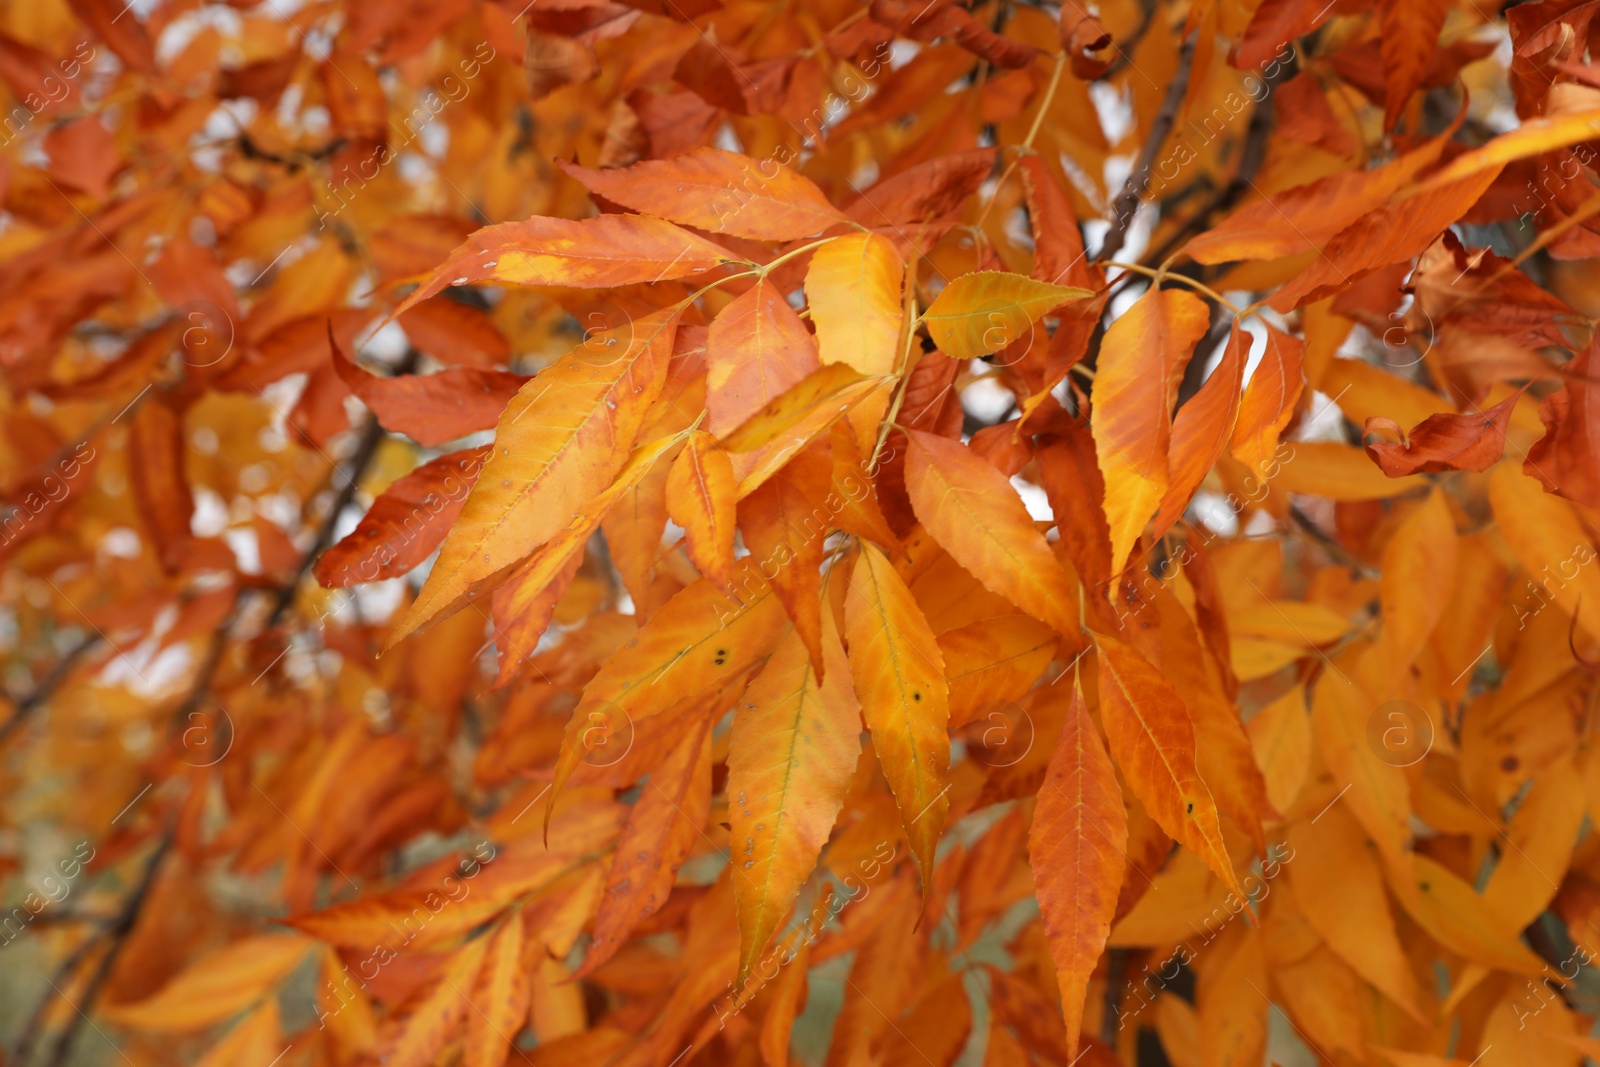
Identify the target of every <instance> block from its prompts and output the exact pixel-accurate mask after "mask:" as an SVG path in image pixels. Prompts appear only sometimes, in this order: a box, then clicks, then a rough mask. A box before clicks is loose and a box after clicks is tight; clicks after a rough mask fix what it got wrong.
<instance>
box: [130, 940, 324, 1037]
mask: <svg viewBox="0 0 1600 1067" xmlns="http://www.w3.org/2000/svg"><path fill="white" fill-rule="evenodd" d="M311 945H312V942H310V941H307V940H306V939H305V938H303V937H286V936H284V935H281V934H264V935H261V936H259V937H249V938H245V939H244V940H243V941H235V942H234V943H233V944H231V945H229V946H228V947H226V948H223V949H219V950H218V951H216V952H213V953H211V954H210V955H207V956H202V957H201V958H200V959H198V960H196V961H195V962H193V963H191V964H189V966H187V967H185V968H184V969H183V970H181V971H179V972H178V974H177V975H176V976H175V977H174V978H173V979H172V980H171V981H169V982H167V984H166V985H164V986H162V987H161V989H160V990H158V991H157V992H156V993H154V994H152V995H151V996H149V997H147V998H145V999H144V1000H140V1001H135V1002H134V1003H132V1004H123V1005H119V1006H117V1007H114V1008H107V1009H105V1010H104V1011H103V1012H102V1014H103V1015H104V1016H105V1017H106V1018H108V1019H110V1020H111V1021H112V1022H115V1023H117V1024H119V1025H122V1026H131V1027H134V1028H136V1029H140V1030H154V1031H158V1032H162V1033H181V1032H183V1031H187V1030H199V1029H201V1028H202V1027H206V1026H211V1025H212V1024H214V1023H219V1022H221V1021H222V1020H224V1019H228V1018H231V1017H233V1016H234V1015H236V1014H238V1013H239V1012H240V1011H241V1010H243V1009H244V1008H246V1007H249V1006H250V1005H252V1004H254V1003H255V1002H256V1001H258V1000H260V999H261V998H262V997H264V996H267V995H268V994H269V993H272V992H273V991H274V989H275V987H276V986H277V985H278V983H279V982H282V981H283V980H284V979H285V978H287V977H288V976H289V972H290V971H292V970H294V969H295V968H296V967H298V966H299V965H300V961H301V960H302V959H304V958H305V954H306V950H307V949H309V948H310V947H311Z"/></svg>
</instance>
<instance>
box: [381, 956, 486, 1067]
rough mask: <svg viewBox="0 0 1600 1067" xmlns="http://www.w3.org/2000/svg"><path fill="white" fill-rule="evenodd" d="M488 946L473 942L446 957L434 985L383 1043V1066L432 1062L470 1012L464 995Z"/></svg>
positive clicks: (412, 1066)
mask: <svg viewBox="0 0 1600 1067" xmlns="http://www.w3.org/2000/svg"><path fill="white" fill-rule="evenodd" d="M488 944H489V942H488V939H487V938H482V937H480V938H476V939H474V940H472V941H469V942H467V944H466V945H465V946H464V947H462V948H460V949H457V950H456V951H455V952H453V953H451V954H450V956H449V959H448V961H447V962H446V964H445V967H444V970H443V972H442V973H441V974H440V975H439V978H438V981H437V982H436V983H435V984H434V985H433V987H432V988H431V989H430V990H429V991H428V993H427V994H426V995H425V996H423V997H422V999H421V1000H419V1001H418V1002H417V1004H416V1005H415V1006H414V1007H413V1008H412V1010H411V1013H410V1014H409V1015H408V1016H407V1017H406V1018H404V1019H403V1020H401V1022H400V1024H399V1025H398V1026H396V1027H395V1028H394V1030H392V1031H391V1032H390V1034H389V1035H388V1037H387V1039H386V1040H385V1041H384V1043H383V1045H382V1047H381V1050H380V1052H379V1055H380V1056H381V1057H382V1058H383V1062H385V1063H392V1064H400V1065H403V1067H423V1065H424V1064H429V1063H432V1062H433V1061H434V1057H436V1056H437V1055H438V1054H439V1050H440V1049H441V1048H443V1047H444V1044H445V1042H446V1041H448V1040H449V1039H450V1033H451V1031H452V1030H454V1029H455V1027H456V1025H457V1023H458V1022H460V1020H461V1019H463V1018H464V1017H465V1016H466V1014H467V1013H468V1012H469V1011H471V1010H472V1009H471V1006H470V1002H469V1001H468V1000H467V997H466V995H465V992H464V991H465V990H470V989H471V988H472V987H473V983H474V981H475V980H476V978H477V976H478V968H479V966H480V965H481V964H482V962H483V957H484V952H485V950H486V949H487V947H488Z"/></svg>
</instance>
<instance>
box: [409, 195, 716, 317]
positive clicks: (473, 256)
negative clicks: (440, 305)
mask: <svg viewBox="0 0 1600 1067" xmlns="http://www.w3.org/2000/svg"><path fill="white" fill-rule="evenodd" d="M738 262H739V259H738V257H737V256H735V255H734V254H733V253H732V252H729V251H728V250H727V249H725V248H722V247H720V246H719V245H715V244H712V243H711V242H710V241H707V240H706V239H705V238H703V237H696V236H695V235H694V234H692V233H690V232H689V231H688V230H684V229H680V228H679V227H677V226H674V225H673V224H672V223H670V222H664V221H662V220H661V219H652V218H646V217H644V216H642V215H597V216H595V217H594V218H590V219H582V220H580V221H577V222H574V221H571V220H569V219H549V218H532V219H528V220H527V221H526V222H501V223H497V224H495V225H493V226H487V227H485V228H483V229H481V230H479V231H478V232H477V233H475V234H473V235H472V236H471V237H469V238H468V239H467V241H466V242H465V243H464V244H462V245H461V247H459V248H457V249H456V250H455V251H454V252H452V253H450V258H449V259H447V260H445V262H444V265H443V266H441V267H439V268H438V269H437V270H435V271H434V272H433V273H432V274H431V275H429V277H428V280H427V281H425V282H423V283H422V284H421V285H419V286H418V287H417V288H416V290H415V291H414V292H413V293H412V294H411V295H410V296H408V297H406V298H405V299H404V300H402V301H401V302H400V306H399V307H397V308H396V309H395V312H394V313H395V314H396V315H400V314H403V313H404V312H406V311H408V310H410V309H411V308H413V307H415V306H416V305H417V304H420V303H421V302H422V301H424V300H426V299H428V297H430V296H433V295H435V294H436V293H439V292H440V291H442V290H443V289H444V288H445V287H446V286H448V285H465V284H467V283H468V282H501V283H504V284H508V285H556V286H568V287H571V288H575V289H596V288H609V287H611V286H614V285H632V284H635V283H637V282H660V281H667V280H669V279H672V278H685V277H688V276H689V275H691V274H702V273H704V272H706V271H708V270H711V269H712V268H714V267H720V266H722V265H723V264H726V263H738Z"/></svg>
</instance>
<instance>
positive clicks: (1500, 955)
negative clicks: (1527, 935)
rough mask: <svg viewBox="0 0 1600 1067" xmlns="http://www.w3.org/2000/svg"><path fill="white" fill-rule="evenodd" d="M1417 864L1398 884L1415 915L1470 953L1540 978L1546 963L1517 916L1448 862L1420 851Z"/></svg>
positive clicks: (1442, 939) (1449, 944)
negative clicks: (1498, 907) (1523, 934)
mask: <svg viewBox="0 0 1600 1067" xmlns="http://www.w3.org/2000/svg"><path fill="white" fill-rule="evenodd" d="M1409 858H1410V862H1411V869H1410V870H1409V871H1398V870H1397V871H1396V872H1395V879H1394V883H1393V884H1394V886H1395V890H1396V895H1397V896H1398V897H1399V898H1400V902H1401V903H1402V904H1404V905H1405V907H1406V910H1407V911H1408V912H1410V913H1411V917H1412V918H1413V919H1415V920H1417V924H1418V925H1419V926H1421V927H1422V928H1423V929H1424V930H1426V931H1427V932H1428V934H1429V936H1431V937H1432V938H1434V940H1436V941H1438V942H1439V943H1440V944H1442V945H1444V946H1445V947H1446V948H1449V949H1451V950H1453V951H1455V952H1459V953H1460V954H1461V955H1463V956H1465V957H1466V958H1467V959H1469V960H1472V961H1474V962H1477V963H1482V964H1484V965H1485V966H1488V967H1493V968H1496V969H1499V970H1506V971H1513V972H1515V973H1517V974H1525V975H1528V976H1529V977H1531V978H1537V977H1538V976H1539V975H1540V974H1542V973H1543V972H1544V969H1545V963H1544V961H1543V960H1541V959H1540V958H1539V957H1538V956H1536V955H1534V953H1533V951H1532V950H1530V949H1529V948H1528V947H1527V946H1526V945H1524V944H1523V943H1522V942H1521V941H1520V940H1518V937H1517V934H1518V931H1517V930H1516V929H1515V928H1514V926H1513V924H1512V921H1511V920H1510V919H1508V918H1506V917H1504V916H1502V915H1500V914H1498V913H1497V912H1495V911H1494V910H1493V908H1492V907H1491V906H1490V905H1489V903H1488V901H1486V900H1484V898H1483V897H1482V896H1480V895H1479V894H1477V893H1475V892H1473V890H1472V887H1471V886H1470V885H1468V884H1467V883H1466V882H1464V881H1462V880H1461V879H1460V878H1458V877H1457V876H1456V875H1455V874H1454V873H1452V872H1451V871H1450V869H1449V868H1448V867H1445V866H1444V865H1443V864H1441V863H1439V862H1438V861H1437V860H1434V859H1431V858H1429V857H1428V856H1425V855H1423V854H1422V853H1420V852H1414V853H1411V855H1410V857H1409Z"/></svg>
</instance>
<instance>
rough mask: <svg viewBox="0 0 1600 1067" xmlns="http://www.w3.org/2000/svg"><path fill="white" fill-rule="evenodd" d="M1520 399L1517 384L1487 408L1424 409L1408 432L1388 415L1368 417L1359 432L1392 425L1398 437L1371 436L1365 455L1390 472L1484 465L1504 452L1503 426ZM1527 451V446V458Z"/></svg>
mask: <svg viewBox="0 0 1600 1067" xmlns="http://www.w3.org/2000/svg"><path fill="white" fill-rule="evenodd" d="M1520 399H1522V392H1521V390H1518V391H1517V392H1515V393H1513V394H1512V395H1511V396H1508V397H1506V398H1505V399H1504V400H1502V401H1501V402H1500V403H1498V404H1496V405H1495V406H1494V407H1492V408H1490V409H1489V410H1487V411H1475V412H1473V413H1471V414H1468V415H1452V414H1449V413H1448V412H1440V413H1438V414H1435V415H1429V416H1428V417H1427V418H1426V419H1423V420H1422V421H1421V422H1420V423H1418V424H1417V425H1415V426H1413V427H1412V428H1411V431H1410V432H1409V433H1405V432H1403V431H1400V428H1399V426H1398V424H1396V423H1395V422H1394V420H1392V419H1385V418H1382V417H1381V416H1380V417H1374V418H1370V419H1368V420H1367V425H1366V429H1365V433H1364V434H1363V436H1371V435H1372V434H1374V433H1381V432H1384V431H1397V432H1400V437H1401V439H1400V441H1399V442H1394V441H1373V442H1371V443H1369V444H1368V445H1367V446H1366V447H1367V455H1369V456H1371V457H1372V461H1373V462H1374V463H1376V464H1377V465H1378V466H1379V467H1380V468H1382V469H1383V473H1385V474H1387V475H1388V476H1389V477H1391V478H1400V477H1404V476H1405V475H1407V474H1439V473H1442V472H1444V471H1452V470H1456V471H1486V470H1488V469H1489V468H1490V467H1492V466H1494V465H1495V464H1496V463H1498V462H1499V461H1500V456H1501V455H1502V454H1503V453H1504V452H1505V448H1506V427H1507V426H1508V425H1510V423H1511V413H1512V410H1513V409H1514V408H1515V407H1516V406H1517V401H1518V400H1520ZM1546 403H1549V401H1548V400H1546ZM1536 448H1537V446H1535V449H1536ZM1532 455H1533V451H1532V450H1530V452H1529V456H1530V461H1531V457H1532Z"/></svg>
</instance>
